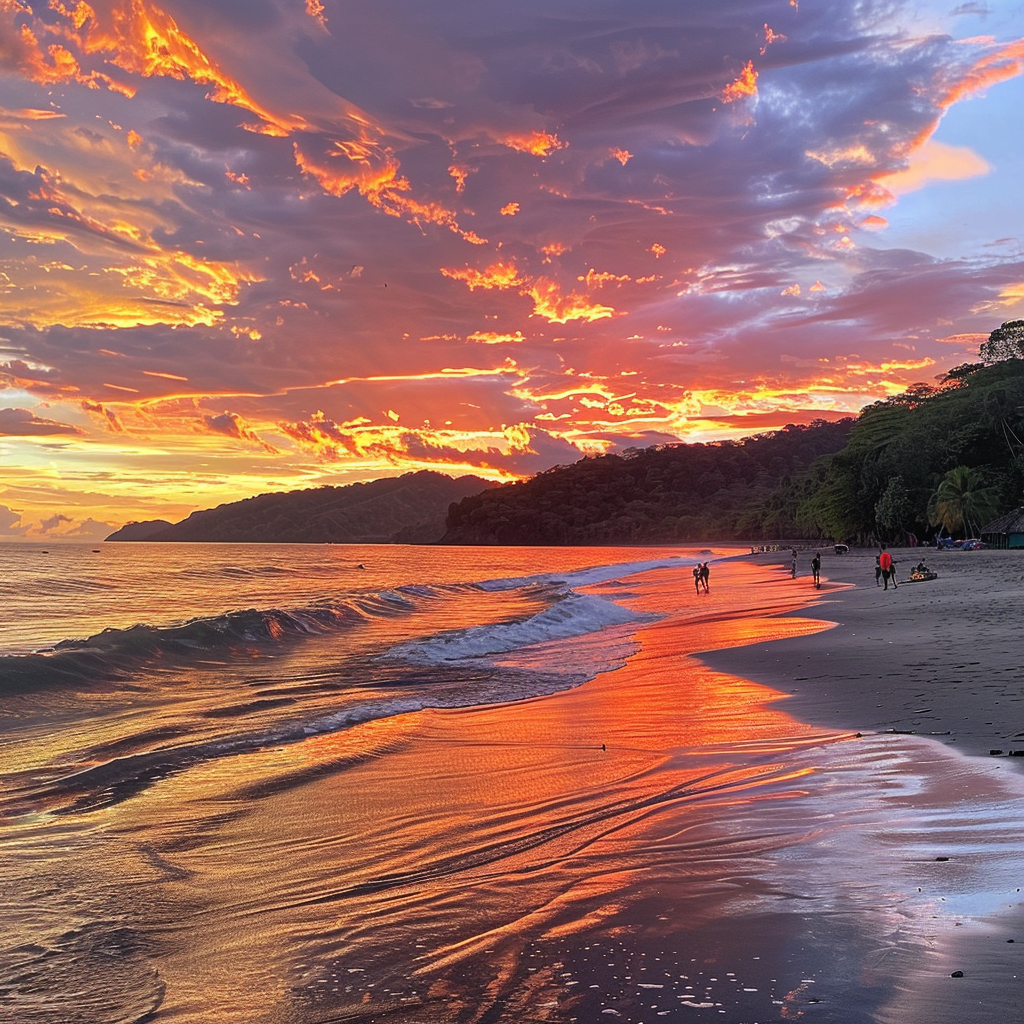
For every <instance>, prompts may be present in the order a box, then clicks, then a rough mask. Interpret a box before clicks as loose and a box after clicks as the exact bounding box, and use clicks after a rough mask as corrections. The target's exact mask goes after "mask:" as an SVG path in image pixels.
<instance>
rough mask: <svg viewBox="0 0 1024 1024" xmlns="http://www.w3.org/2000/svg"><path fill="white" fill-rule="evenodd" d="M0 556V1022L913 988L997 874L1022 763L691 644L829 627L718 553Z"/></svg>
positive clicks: (728, 1006)
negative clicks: (956, 752) (923, 734)
mask: <svg viewBox="0 0 1024 1024" xmlns="http://www.w3.org/2000/svg"><path fill="white" fill-rule="evenodd" d="M698 558H699V559H700V560H707V561H711V563H712V568H713V572H712V585H711V593H710V594H707V595H704V594H700V593H695V591H694V588H693V586H692V577H691V576H690V568H691V566H692V565H693V563H694V560H695V559H698ZM0 563H2V564H0V599H2V602H3V607H4V608H5V610H6V611H5V615H4V618H3V631H2V633H0V699H2V702H3V705H2V714H3V734H2V735H3V739H2V745H0V917H2V920H3V922H4V929H3V935H2V938H0V1020H2V1021H4V1022H5V1024H7V1022H10V1024H15V1022H18V1024H37V1022H46V1024H79V1022H81V1024H101V1022H102V1024H107V1022H110V1024H114V1022H116V1024H120V1022H134V1021H142V1020H148V1019H153V1020H160V1019H167V1020H175V1021H187V1022H190V1024H191V1022H195V1024H201V1022H202V1024H207V1022H225V1024H226V1022H238V1024H241V1022H246V1024H250V1022H267V1024H314V1022H326V1021H335V1020H337V1021H340V1020H346V1021H396V1022H462V1021H508V1022H511V1021H517V1022H518V1021H522V1020H548V1021H566V1022H568V1021H572V1020H578V1021H582V1022H586V1021H597V1020H619V1021H623V1022H632V1024H643V1022H645V1021H646V1022H648V1024H649V1022H651V1021H656V1020H661V1019H675V1020H707V1019H714V1020H724V1021H727V1022H733V1024H751V1022H756V1021H761V1022H764V1021H774V1020H785V1019H794V1017H796V1016H802V1015H804V1014H808V1015H810V1014H814V1015H815V1019H818V1020H823V1021H834V1022H837V1024H838V1022H844V1024H852V1022H857V1021H885V1020H902V1021H913V1020H915V1018H914V1017H913V1013H912V1012H910V1015H909V1016H908V1015H907V1011H906V1007H905V1006H904V1003H905V1001H906V999H905V992H904V998H903V1002H901V992H903V990H904V989H906V988H907V986H906V985H905V984H904V985H903V986H902V988H901V984H900V979H905V978H906V976H907V975H908V974H913V972H914V971H915V970H920V964H919V963H918V959H919V958H920V955H921V953H922V950H928V949H931V950H932V952H933V954H934V951H935V948H936V947H937V945H941V943H940V939H942V938H943V936H947V935H949V936H951V935H953V934H954V929H955V928H957V927H960V926H962V925H964V924H969V923H970V922H972V921H978V920H981V919H982V918H983V917H984V916H985V915H988V914H991V913H993V912H995V911H997V910H999V909H1000V908H1001V907H1005V906H1006V905H1008V904H1009V903H1012V902H1013V896H1012V891H1013V889H1014V888H1015V883H1016V882H1019V880H1020V879H1019V876H1018V875H1017V874H1016V872H1018V870H1019V868H1020V860H1019V855H1018V854H1017V853H1016V851H1017V850H1019V848H1020V839H1021V838H1022V835H1021V832H1022V830H1021V828H1020V826H1019V825H1018V824H1016V823H1017V822H1019V821H1020V820H1021V817H1022V816H1021V814H1020V810H1021V808H1022V807H1024V802H1022V801H1021V797H1020V794H1019V792H1017V790H1015V789H1014V787H1013V785H1012V784H1010V783H1007V782H1006V781H1005V780H1000V779H996V778H995V777H993V776H992V774H991V772H990V771H988V769H987V767H982V766H977V765H974V764H972V763H970V762H969V761H968V760H967V759H963V758H959V759H956V758H952V757H951V756H948V755H946V754H945V753H944V752H943V751H942V748H938V747H934V746H932V745H929V744H922V741H914V740H913V739H912V738H908V737H900V738H898V739H896V738H891V737H859V738H858V737H853V736H851V735H849V734H844V733H841V732H836V731H829V730H825V731H822V730H820V729H814V728H811V727H809V726H806V725H803V724H801V723H798V722H794V721H793V720H792V719H790V718H789V717H788V716H786V715H785V714H784V713H783V712H782V711H781V710H779V709H778V708H777V707H775V705H774V703H773V701H774V700H775V698H777V696H778V695H776V694H773V693H772V692H771V691H767V690H765V689H764V688H762V687H758V686H756V685H754V684H749V683H747V682H746V681H743V680H736V679H733V678H731V677H722V676H720V675H719V674H717V673H713V672H710V671H709V670H707V669H705V668H703V667H702V666H701V665H700V664H699V662H696V661H695V660H694V659H693V658H692V657H690V656H689V655H690V654H692V653H693V652H695V651H700V650H704V649H708V648H711V647H714V646H721V645H723V644H731V643H742V642H752V640H753V639H755V638H757V639H765V638H768V637H770V636H771V635H772V634H773V631H777V632H778V633H779V635H783V634H784V633H786V632H787V631H792V630H794V629H796V630H799V629H805V630H807V631H812V630H815V629H819V628H822V624H820V623H815V622H811V621H809V620H799V619H795V618H790V619H788V620H787V624H786V625H785V626H781V625H779V620H777V619H774V618H773V616H775V615H777V614H778V613H780V612H782V611H787V610H788V611H791V612H792V611H794V610H797V609H799V608H800V607H801V606H802V605H804V604H806V603H807V601H808V595H807V593H806V592H805V591H803V590H799V591H798V590H797V589H796V583H795V582H794V581H792V580H788V579H786V578H785V577H784V576H783V574H781V573H776V574H775V575H774V576H773V575H772V571H771V570H770V569H763V568H757V567H753V566H750V565H747V564H746V563H744V562H743V560H742V559H739V558H738V557H737V556H736V555H735V553H732V552H728V551H726V550H722V549H719V550H716V551H714V552H711V551H703V552H697V551H693V550H686V549H673V548H655V549H639V548H628V549H607V548H606V549H522V548H518V549H464V548H457V549H445V548H415V547H397V546H396V547H386V546H380V547H349V546H342V545H338V546H316V547H313V546H301V545H282V546H274V545H266V546H244V545H155V544H152V545H148V544H122V545H113V544H108V545H103V546H101V548H99V549H98V550H97V549H93V548H90V547H78V546H56V545H54V546H52V547H50V548H44V547H42V546H33V545H8V546H6V547H2V548H0ZM773 623H774V624H773ZM951 779H952V780H953V782H952V789H951V788H950V786H951V781H950V780H951ZM950 792H952V793H954V794H959V796H958V797H957V802H958V804H962V805H963V806H957V807H956V808H952V807H950V806H949V805H948V797H947V794H949V793H950ZM936 794H942V796H941V797H940V796H937V795H936ZM968 805H969V810H966V809H965V808H966V807H967V806H968ZM939 856H941V857H943V858H949V859H942V860H938V859H937V857H939ZM951 863H952V865H953V867H952V869H949V870H947V866H948V865H950V864H951ZM1000 941H1005V937H1000ZM943 948H945V947H943ZM944 955H945V954H944ZM947 966H948V964H947V963H946V962H945V960H942V962H941V963H940V964H939V965H938V968H937V976H939V977H943V978H948V976H949V973H950V972H949V971H948V970H945V969H944V968H946V967H947ZM945 1005H948V1006H949V1007H951V1008H952V1007H955V1006H956V1000H955V999H950V1000H947V1001H946V1004H945ZM996 1008H1000V1007H999V1005H998V1004H996ZM1003 1009H1005V1007H1003ZM924 1012H925V1011H922V1013H924ZM950 1012H951V1013H953V1012H954V1011H953V1010H952V1009H951V1011H950ZM709 1014H710V1016H709ZM894 1015H895V1016H894ZM927 1015H928V1016H927V1019H929V1020H930V1021H934V1020H937V1019H943V1018H942V1009H941V1007H940V1009H939V1010H936V1007H935V1006H934V1005H931V1004H929V1006H928V1009H927ZM957 1017H959V1019H965V1018H963V1016H962V1012H961V1009H959V1008H958V1009H956V1010H955V1013H954V1015H953V1016H950V1017H949V1019H950V1020H952V1019H957ZM921 1019H922V1020H924V1019H925V1017H924V1016H922V1017H921Z"/></svg>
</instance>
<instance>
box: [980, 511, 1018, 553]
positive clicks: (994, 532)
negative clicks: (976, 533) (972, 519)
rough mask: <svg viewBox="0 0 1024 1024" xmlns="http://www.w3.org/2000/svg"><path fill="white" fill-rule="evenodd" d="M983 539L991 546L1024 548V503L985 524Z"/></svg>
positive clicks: (982, 532)
mask: <svg viewBox="0 0 1024 1024" xmlns="http://www.w3.org/2000/svg"><path fill="white" fill-rule="evenodd" d="M981 539H982V540H983V541H984V542H985V544H986V545H987V546H988V547H990V548H1024V505H1022V506H1021V507H1020V508H1015V509H1014V510H1013V511H1012V512H1007V513H1006V515H1002V516H1000V517H999V518H998V519H993V520H992V522H991V523H987V524H986V525H985V526H983V527H982V528H981Z"/></svg>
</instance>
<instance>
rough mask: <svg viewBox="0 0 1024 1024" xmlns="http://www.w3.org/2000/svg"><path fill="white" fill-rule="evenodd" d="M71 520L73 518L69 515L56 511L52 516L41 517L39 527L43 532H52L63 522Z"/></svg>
mask: <svg viewBox="0 0 1024 1024" xmlns="http://www.w3.org/2000/svg"><path fill="white" fill-rule="evenodd" d="M73 522H74V519H72V518H71V516H66V515H64V513H63V512H56V513H54V514H53V515H52V516H48V517H47V518H46V519H43V520H42V521H41V522H40V524H39V528H40V530H41V531H42V532H43V533H52V532H53V531H54V530H56V529H57V528H58V527H59V526H62V525H63V524H64V523H73Z"/></svg>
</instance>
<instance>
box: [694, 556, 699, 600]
mask: <svg viewBox="0 0 1024 1024" xmlns="http://www.w3.org/2000/svg"><path fill="white" fill-rule="evenodd" d="M700 577H701V567H700V563H699V562H698V563H697V564H696V565H695V566H694V567H693V589H694V590H695V591H697V593H698V594H699V593H700Z"/></svg>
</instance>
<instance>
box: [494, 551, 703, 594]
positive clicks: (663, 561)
mask: <svg viewBox="0 0 1024 1024" xmlns="http://www.w3.org/2000/svg"><path fill="white" fill-rule="evenodd" d="M685 561H686V559H685V558H684V557H683V556H682V555H667V556H666V557H665V558H656V559H648V560H646V561H639V562H619V563H617V564H613V565H595V566H593V567H592V568H589V569H576V570H574V571H569V572H562V573H538V574H537V575H536V576H516V577H505V578H503V579H494V580H485V581H484V582H482V583H479V584H477V585H478V586H479V587H480V589H481V590H490V591H499V590H515V589H516V588H518V587H526V586H530V585H531V584H533V585H537V584H562V585H564V586H566V587H569V588H576V587H588V586H593V585H594V584H597V583H607V582H608V581H609V580H618V579H621V578H622V577H624V576H633V575H635V574H636V573H640V572H649V571H650V570H652V569H678V568H679V564H680V562H685Z"/></svg>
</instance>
